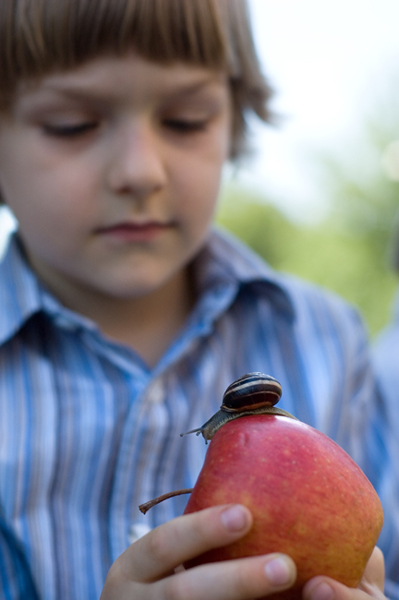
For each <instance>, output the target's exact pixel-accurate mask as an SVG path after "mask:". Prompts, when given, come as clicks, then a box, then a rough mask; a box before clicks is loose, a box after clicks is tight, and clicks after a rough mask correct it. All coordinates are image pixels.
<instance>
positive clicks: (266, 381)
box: [181, 373, 295, 443]
mask: <svg viewBox="0 0 399 600" xmlns="http://www.w3.org/2000/svg"><path fill="white" fill-rule="evenodd" d="M281 394H282V389H281V385H280V383H279V382H278V381H277V379H274V377H271V376H270V375H265V374H264V373H246V374H245V375H242V377H240V378H239V379H237V380H236V381H234V382H233V383H232V384H230V385H229V387H228V388H227V389H226V391H225V393H224V395H223V403H222V406H221V407H220V410H218V412H217V413H215V414H214V415H213V416H212V417H211V418H210V419H209V420H208V421H206V423H204V424H203V425H202V427H199V428H198V429H192V430H191V431H187V432H186V433H182V434H181V435H182V436H183V435H187V434H188V433H196V434H197V435H199V434H200V433H201V434H202V436H203V437H204V439H205V443H207V442H208V440H211V439H212V437H213V436H214V435H215V433H216V432H217V430H218V429H220V427H221V426H222V425H224V424H225V423H227V422H228V421H231V420H233V419H238V418H239V417H244V416H246V415H259V414H274V415H282V416H285V417H290V418H292V419H295V417H293V416H292V415H290V413H288V412H287V411H285V410H282V409H280V408H276V407H275V404H277V402H278V401H279V400H280V398H281Z"/></svg>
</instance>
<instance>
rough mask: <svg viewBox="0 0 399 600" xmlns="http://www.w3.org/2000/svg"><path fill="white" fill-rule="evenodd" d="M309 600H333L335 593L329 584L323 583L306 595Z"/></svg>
mask: <svg viewBox="0 0 399 600" xmlns="http://www.w3.org/2000/svg"><path fill="white" fill-rule="evenodd" d="M306 596H307V598H308V599H309V600H333V598H334V596H335V593H334V590H333V589H332V587H331V586H330V585H328V583H326V582H325V581H322V582H321V583H319V584H317V585H316V586H315V587H314V588H311V589H310V590H309V591H308V593H307V594H306Z"/></svg>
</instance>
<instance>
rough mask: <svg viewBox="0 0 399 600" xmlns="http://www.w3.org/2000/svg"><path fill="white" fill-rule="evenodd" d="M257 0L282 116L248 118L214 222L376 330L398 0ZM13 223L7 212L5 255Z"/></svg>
mask: <svg viewBox="0 0 399 600" xmlns="http://www.w3.org/2000/svg"><path fill="white" fill-rule="evenodd" d="M249 5H250V10H251V16H252V19H253V26H254V31H255V39H256V43H257V47H258V51H259V56H260V60H261V63H262V66H263V69H264V71H265V73H266V74H267V76H268V78H269V81H270V82H271V84H272V86H273V87H274V89H275V91H276V93H275V97H274V100H273V108H274V111H275V112H276V113H277V114H278V115H279V116H280V119H279V124H278V126H274V127H270V126H265V125H263V124H260V123H259V122H255V120H254V121H253V122H251V130H252V142H253V143H252V148H253V151H252V153H251V155H250V156H249V157H248V158H247V159H246V160H245V161H242V163H241V164H240V165H238V166H235V167H234V168H233V167H229V168H227V169H226V172H225V176H224V183H223V186H222V194H221V203H220V209H219V213H218V216H217V220H218V222H219V224H220V225H221V226H222V227H225V228H227V229H229V230H231V231H233V232H234V233H236V234H237V235H238V236H240V237H241V238H242V239H243V240H244V241H246V242H247V243H248V244H249V245H250V246H252V247H253V248H254V249H255V250H256V251H257V252H258V253H260V254H261V255H262V256H263V257H264V258H265V259H266V260H267V261H269V263H270V264H271V265H272V266H273V267H275V268H278V269H281V270H284V271H288V272H291V273H294V274H297V275H299V276H301V277H303V278H306V279H308V280H311V281H313V282H316V283H318V284H320V285H322V286H325V287H328V288H330V289H332V290H334V291H336V292H337V293H339V294H340V295H342V296H344V297H345V298H346V299H348V300H349V301H350V302H352V303H353V304H355V305H357V306H358V307H359V308H360V309H361V311H362V312H363V315H364V317H365V319H366V322H367V324H368V327H369V331H370V334H371V335H372V336H374V335H375V334H376V333H377V332H378V331H379V330H380V329H381V328H382V327H383V326H384V325H385V324H386V323H387V321H388V319H389V318H390V311H391V306H392V302H393V298H394V294H395V290H396V285H397V275H396V272H395V269H394V268H393V264H394V262H395V260H394V259H395V255H396V253H397V254H398V255H399V243H398V244H397V246H398V248H395V244H396V241H395V233H396V231H395V230H396V229H398V232H399V219H398V220H397V217H396V215H397V213H398V211H399V102H398V96H399V25H398V23H399V2H398V0H350V1H349V2H348V0H323V2H320V0H301V1H300V2H298V0H249ZM396 222H397V225H395V223H396ZM14 225H15V224H14V221H13V219H12V217H11V216H10V215H9V214H8V212H7V210H6V209H1V210H0V253H1V252H2V249H3V248H4V244H5V240H6V237H7V235H8V233H9V231H10V230H11V229H12V227H14ZM398 239H399V236H398ZM396 262H397V263H398V264H399V259H397V260H396Z"/></svg>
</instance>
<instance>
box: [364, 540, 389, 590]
mask: <svg viewBox="0 0 399 600" xmlns="http://www.w3.org/2000/svg"><path fill="white" fill-rule="evenodd" d="M384 580H385V566H384V555H383V553H382V552H381V550H380V549H379V548H378V547H377V546H376V547H375V548H374V550H373V553H372V555H371V556H370V559H369V561H368V563H367V566H366V570H365V572H364V575H363V579H362V582H361V584H360V589H364V591H366V592H367V591H368V590H369V589H370V586H372V587H377V589H379V590H380V591H381V592H383V591H384Z"/></svg>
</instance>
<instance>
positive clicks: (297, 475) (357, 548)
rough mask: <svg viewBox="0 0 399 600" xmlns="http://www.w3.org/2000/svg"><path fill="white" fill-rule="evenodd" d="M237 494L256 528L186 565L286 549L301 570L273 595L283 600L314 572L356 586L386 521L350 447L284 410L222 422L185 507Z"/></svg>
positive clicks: (226, 500)
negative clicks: (285, 588)
mask: <svg viewBox="0 0 399 600" xmlns="http://www.w3.org/2000/svg"><path fill="white" fill-rule="evenodd" d="M235 502H237V503H240V504H244V505H245V506H247V507H248V508H249V509H250V511H251V512H252V515H253V517H254V524H253V527H252V529H251V531H250V532H249V533H248V534H247V535H246V536H244V538H242V539H241V540H239V541H238V542H235V543H234V544H231V545H230V546H227V547H224V548H218V549H215V550H212V551H210V552H206V553H205V554H203V555H201V556H200V557H199V558H196V559H194V560H193V561H191V562H190V563H188V565H186V566H187V567H188V568H189V567H192V566H195V565H198V564H202V563H207V562H214V561H220V560H227V559H233V558H238V557H244V556H252V555H259V554H267V553H269V552H283V553H285V554H288V555H289V556H291V557H292V559H293V560H294V561H295V563H296V565H297V569H298V578H297V582H296V585H295V587H294V588H293V589H291V590H289V591H288V592H283V593H279V594H276V595H275V596H273V598H279V600H281V598H284V597H285V598H290V600H294V599H295V600H296V599H298V600H299V599H300V598H301V590H302V588H303V585H304V584H305V582H306V581H308V579H310V578H311V577H313V576H315V575H328V576H329V577H333V578H334V579H336V580H338V581H340V582H342V583H344V584H346V585H347V586H351V587H356V586H357V585H358V584H359V582H360V580H361V577H362V574H363V572H364V569H365V566H366V563H367V561H368V559H369V557H370V555H371V552H372V550H373V548H374V546H375V544H376V542H377V539H378V536H379V533H380V531H381V527H382V521H383V512H382V507H381V503H380V501H379V498H378V496H377V494H376V492H375V490H374V488H373V487H372V485H371V483H370V482H369V480H368V479H367V478H366V476H365V475H364V473H363V472H362V471H361V469H360V468H359V467H358V466H357V465H356V464H355V462H354V461H353V460H352V459H351V458H350V457H349V456H348V454H347V453H346V452H344V450H342V448H340V447H339V446H338V445H337V444H336V443H335V442H333V441H332V440H331V439H330V438H329V437H327V436H326V435H324V434H322V433H320V432H319V431H317V430H316V429H314V428H312V427H310V426H308V425H305V424H304V423H301V422H300V421H297V420H294V419H291V418H288V417H282V416H274V415H252V416H245V417H241V418H239V419H236V420H233V421H230V422H228V423H226V424H225V425H223V426H222V427H221V428H220V429H219V430H218V431H217V432H216V433H215V435H214V437H213V438H212V441H211V444H210V447H209V449H208V452H207V455H206V458H205V462H204V465H203V468H202V470H201V473H200V474H199V477H198V480H197V482H196V484H195V487H194V489H193V491H192V493H191V496H190V498H189V501H188V504H187V508H186V510H185V513H191V512H195V511H198V510H201V509H203V508H206V507H209V506H214V505H219V504H225V503H235ZM269 600H270V596H269Z"/></svg>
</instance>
